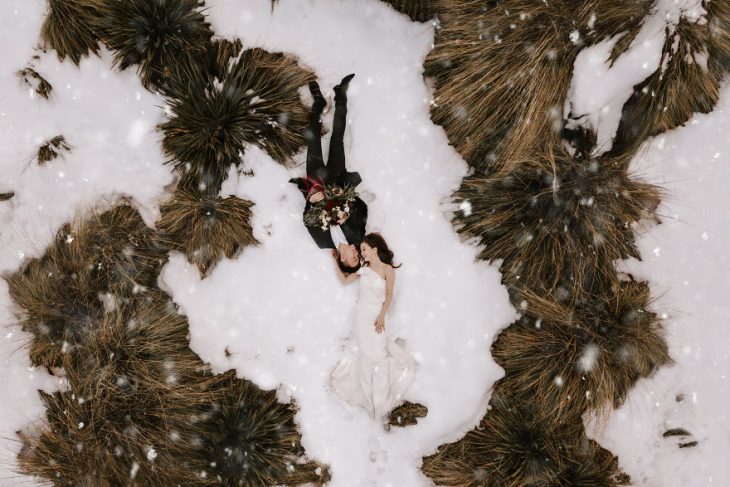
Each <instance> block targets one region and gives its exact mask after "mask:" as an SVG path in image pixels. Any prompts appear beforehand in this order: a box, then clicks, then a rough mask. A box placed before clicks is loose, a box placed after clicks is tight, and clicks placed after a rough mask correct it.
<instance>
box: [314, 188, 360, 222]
mask: <svg viewBox="0 0 730 487" xmlns="http://www.w3.org/2000/svg"><path fill="white" fill-rule="evenodd" d="M356 198H357V192H356V191H355V188H353V187H351V186H337V185H334V184H332V185H327V186H325V187H324V199H322V200H321V201H318V202H317V203H313V204H312V205H311V206H310V207H309V209H308V210H307V211H306V212H305V213H304V224H305V225H307V226H308V227H319V228H321V229H322V230H327V229H329V227H330V226H332V225H341V224H343V223H344V222H345V221H346V220H347V219H348V218H349V217H350V206H351V204H352V202H353V201H355V199H356Z"/></svg>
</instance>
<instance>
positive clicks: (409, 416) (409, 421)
mask: <svg viewBox="0 0 730 487" xmlns="http://www.w3.org/2000/svg"><path fill="white" fill-rule="evenodd" d="M427 414H428V408H427V407H426V406H424V405H423V404H419V403H417V402H410V401H406V402H404V403H403V404H401V405H400V406H398V407H397V408H395V409H393V410H392V411H391V412H390V414H389V415H388V424H389V425H391V426H410V425H413V424H416V423H418V418H425V417H426V415H427Z"/></svg>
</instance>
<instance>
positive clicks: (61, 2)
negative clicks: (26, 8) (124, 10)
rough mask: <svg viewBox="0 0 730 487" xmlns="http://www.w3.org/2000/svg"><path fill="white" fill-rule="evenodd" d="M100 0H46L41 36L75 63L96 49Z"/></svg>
mask: <svg viewBox="0 0 730 487" xmlns="http://www.w3.org/2000/svg"><path fill="white" fill-rule="evenodd" d="M102 2H103V0H48V14H47V16H46V19H45V20H44V21H43V26H42V27H41V39H43V41H44V43H45V44H46V46H47V47H50V48H52V49H54V50H55V51H56V54H57V55H58V59H59V60H61V61H63V60H64V59H65V58H66V57H68V58H69V59H71V61H73V63H74V64H76V65H77V66H78V64H79V63H80V62H81V58H82V57H84V56H88V55H89V53H91V54H98V53H99V38H98V35H97V33H96V25H97V24H98V21H99V19H100V7H101V5H102Z"/></svg>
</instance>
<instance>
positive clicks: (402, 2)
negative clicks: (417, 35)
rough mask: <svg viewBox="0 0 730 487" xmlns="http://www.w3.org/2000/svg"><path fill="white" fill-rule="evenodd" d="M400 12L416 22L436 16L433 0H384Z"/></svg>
mask: <svg viewBox="0 0 730 487" xmlns="http://www.w3.org/2000/svg"><path fill="white" fill-rule="evenodd" d="M383 1H384V2H385V3H388V4H390V5H391V6H392V7H393V8H394V9H396V10H397V11H398V12H401V13H404V14H406V15H407V16H408V17H410V18H411V20H415V21H416V22H426V21H427V20H431V19H432V18H433V17H434V10H433V7H432V3H433V0H383Z"/></svg>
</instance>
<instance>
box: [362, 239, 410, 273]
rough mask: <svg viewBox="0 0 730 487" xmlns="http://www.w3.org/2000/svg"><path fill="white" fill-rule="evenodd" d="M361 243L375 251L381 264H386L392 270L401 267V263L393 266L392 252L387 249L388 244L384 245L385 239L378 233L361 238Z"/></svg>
mask: <svg viewBox="0 0 730 487" xmlns="http://www.w3.org/2000/svg"><path fill="white" fill-rule="evenodd" d="M362 243H364V244H368V246H369V247H372V248H374V249H376V250H377V251H378V257H379V258H380V261H381V262H382V263H384V264H388V265H389V266H391V267H392V268H394V269H397V268H399V267H400V266H402V265H403V264H402V263H400V264H398V265H393V251H392V250H390V249H389V248H388V244H387V243H385V239H384V238H383V236H382V235H380V234H379V233H376V232H373V233H368V234H367V235H365V236H364V237H363V239H362Z"/></svg>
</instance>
